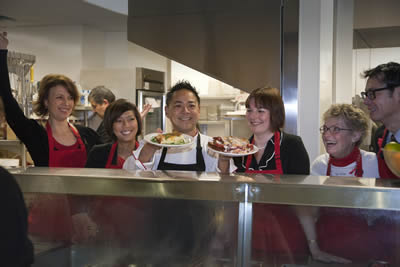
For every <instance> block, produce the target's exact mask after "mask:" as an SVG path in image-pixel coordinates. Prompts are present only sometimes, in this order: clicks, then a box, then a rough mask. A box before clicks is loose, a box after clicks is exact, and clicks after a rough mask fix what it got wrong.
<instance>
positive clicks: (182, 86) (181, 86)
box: [167, 80, 200, 106]
mask: <svg viewBox="0 0 400 267" xmlns="http://www.w3.org/2000/svg"><path fill="white" fill-rule="evenodd" d="M179 90H188V91H190V92H192V93H193V94H194V96H195V97H196V99H197V102H198V103H199V106H200V96H199V94H198V93H197V91H196V88H195V87H194V86H192V85H191V84H190V83H189V82H188V81H184V80H182V81H178V82H177V83H176V84H175V85H174V86H172V87H171V89H170V90H169V92H168V93H167V106H168V105H169V103H170V102H171V99H172V97H173V96H174V93H175V92H177V91H179Z"/></svg>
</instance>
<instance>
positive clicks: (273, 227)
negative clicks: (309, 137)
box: [234, 87, 310, 263]
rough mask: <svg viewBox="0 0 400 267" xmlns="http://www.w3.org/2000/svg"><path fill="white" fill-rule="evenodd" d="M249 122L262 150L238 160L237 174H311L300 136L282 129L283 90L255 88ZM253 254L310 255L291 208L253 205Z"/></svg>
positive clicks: (248, 103)
mask: <svg viewBox="0 0 400 267" xmlns="http://www.w3.org/2000/svg"><path fill="white" fill-rule="evenodd" d="M246 108H247V111H246V119H247V123H248V125H249V127H250V130H251V131H252V133H253V135H252V136H251V137H250V138H249V141H250V143H252V144H254V145H255V146H257V147H258V148H259V151H258V152H257V153H255V154H254V155H248V156H245V157H241V158H240V157H239V158H234V162H235V165H236V167H237V170H236V171H237V172H245V173H261V174H277V175H279V174H309V172H310V161H309V158H308V153H307V151H306V149H305V147H304V144H303V141H302V140H301V138H300V137H299V136H296V135H292V134H288V133H286V132H284V131H283V130H282V127H283V126H284V124H285V106H284V104H283V101H282V98H281V95H280V93H279V90H278V89H276V88H271V87H263V88H258V89H255V90H253V91H252V92H251V94H250V95H249V97H248V98H247V100H246ZM253 209H254V217H253V237H252V242H253V244H252V246H253V255H254V256H255V257H260V258H263V257H270V256H271V255H274V254H285V255H295V254H299V253H301V254H306V253H307V242H306V238H305V236H304V232H303V229H302V228H301V225H300V223H299V221H298V219H297V216H296V213H295V212H294V211H293V209H292V208H291V207H288V206H283V205H279V206H278V205H268V204H255V205H253ZM286 263H287V262H286Z"/></svg>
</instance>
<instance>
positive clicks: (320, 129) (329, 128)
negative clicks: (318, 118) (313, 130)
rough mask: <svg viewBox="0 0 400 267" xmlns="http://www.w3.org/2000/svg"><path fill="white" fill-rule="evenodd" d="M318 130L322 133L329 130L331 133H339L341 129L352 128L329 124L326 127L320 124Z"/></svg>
mask: <svg viewBox="0 0 400 267" xmlns="http://www.w3.org/2000/svg"><path fill="white" fill-rule="evenodd" d="M319 131H320V132H321V133H322V134H324V133H326V132H327V131H329V132H330V133H331V134H338V133H340V132H341V131H353V130H352V129H345V128H340V127H337V126H331V127H327V126H325V125H324V126H321V127H320V128H319Z"/></svg>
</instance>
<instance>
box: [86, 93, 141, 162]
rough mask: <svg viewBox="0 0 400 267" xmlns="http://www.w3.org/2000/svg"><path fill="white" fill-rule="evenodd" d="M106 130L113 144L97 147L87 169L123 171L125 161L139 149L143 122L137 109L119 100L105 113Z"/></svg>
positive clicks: (89, 159)
mask: <svg viewBox="0 0 400 267" xmlns="http://www.w3.org/2000/svg"><path fill="white" fill-rule="evenodd" d="M104 128H105V130H106V132H107V134H108V135H109V136H111V138H112V140H113V142H112V143H108V144H102V145H96V146H94V147H93V149H92V150H91V151H90V153H89V156H88V160H87V162H86V167H88V168H109V169H121V168H122V166H123V164H124V162H125V160H126V159H127V158H128V157H129V156H131V155H132V153H133V152H134V151H135V150H136V149H138V148H139V143H138V142H137V137H138V136H139V135H140V134H141V133H142V120H141V117H140V113H139V111H138V109H137V107H136V106H135V105H134V104H132V103H130V102H128V101H127V100H125V99H118V100H116V101H115V102H113V103H112V104H110V105H109V106H108V108H107V109H106V112H105V113H104Z"/></svg>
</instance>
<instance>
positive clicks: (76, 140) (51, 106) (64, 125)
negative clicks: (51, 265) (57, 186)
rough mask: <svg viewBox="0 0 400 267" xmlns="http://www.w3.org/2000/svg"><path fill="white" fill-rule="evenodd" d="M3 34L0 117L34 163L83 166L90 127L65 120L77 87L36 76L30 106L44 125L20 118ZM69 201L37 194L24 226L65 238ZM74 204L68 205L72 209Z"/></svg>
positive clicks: (92, 139)
mask: <svg viewBox="0 0 400 267" xmlns="http://www.w3.org/2000/svg"><path fill="white" fill-rule="evenodd" d="M7 44H8V40H7V39H6V38H2V39H1V43H0V96H1V97H2V99H3V102H4V108H5V113H6V119H7V122H8V124H9V125H10V127H11V128H12V130H13V131H14V133H15V134H16V135H17V137H18V138H19V139H20V140H21V141H22V142H23V143H24V144H25V146H26V148H27V149H28V151H29V153H30V155H31V157H32V159H33V162H34V164H35V166H43V167H83V166H84V165H85V162H86V155H87V154H86V153H87V151H89V150H90V149H91V147H92V146H93V145H95V144H97V143H99V137H98V135H97V134H96V132H95V131H93V130H92V129H90V128H87V127H83V126H78V125H77V126H73V125H71V124H69V123H68V117H69V116H70V115H71V113H72V111H73V109H74V107H75V104H76V103H77V102H78V100H79V92H78V89H77V87H76V85H75V83H74V82H73V81H72V80H71V79H69V78H68V77H66V76H64V75H57V74H50V75H46V76H45V77H44V78H43V79H42V80H41V81H40V87H39V92H38V99H37V101H36V102H34V103H33V110H34V112H35V113H36V115H38V116H39V117H45V116H46V115H48V120H47V123H46V127H43V126H42V125H41V124H40V123H39V122H37V121H36V120H33V119H29V118H27V117H25V115H24V113H23V111H22V110H21V108H20V107H19V105H18V103H17V101H16V100H15V98H14V97H13V95H12V92H11V87H10V81H9V76H8V67H7V50H6V49H7ZM70 204H71V203H69V201H68V199H67V198H66V197H61V196H54V195H40V196H39V197H38V198H37V199H36V200H35V201H33V205H32V207H31V210H30V212H29V213H30V214H29V218H28V220H29V231H30V233H32V234H36V235H38V236H40V237H43V238H46V239H54V240H68V241H69V237H70V235H71V220H70V213H71V212H73V211H71V207H70V206H71V205H70ZM76 208H79V207H76V206H74V207H73V209H76Z"/></svg>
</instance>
